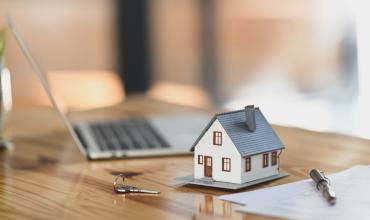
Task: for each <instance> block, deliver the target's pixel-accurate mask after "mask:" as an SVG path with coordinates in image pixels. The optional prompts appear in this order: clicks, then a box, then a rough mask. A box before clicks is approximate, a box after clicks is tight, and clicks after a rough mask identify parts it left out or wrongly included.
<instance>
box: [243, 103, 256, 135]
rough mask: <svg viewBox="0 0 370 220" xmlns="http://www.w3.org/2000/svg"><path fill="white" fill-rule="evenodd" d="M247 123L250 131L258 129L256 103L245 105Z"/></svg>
mask: <svg viewBox="0 0 370 220" xmlns="http://www.w3.org/2000/svg"><path fill="white" fill-rule="evenodd" d="M245 118H246V120H245V123H246V125H247V128H248V130H249V131H251V132H254V131H255V130H256V115H255V109H254V105H248V106H245Z"/></svg>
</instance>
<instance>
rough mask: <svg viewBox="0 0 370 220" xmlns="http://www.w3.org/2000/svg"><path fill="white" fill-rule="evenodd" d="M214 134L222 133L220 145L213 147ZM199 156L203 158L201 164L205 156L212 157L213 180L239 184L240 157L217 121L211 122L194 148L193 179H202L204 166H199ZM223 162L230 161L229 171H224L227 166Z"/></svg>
mask: <svg viewBox="0 0 370 220" xmlns="http://www.w3.org/2000/svg"><path fill="white" fill-rule="evenodd" d="M214 132H221V133H222V144H221V145H215V144H214V143H213V141H214V140H213V139H214V138H213V133H214ZM199 155H201V156H202V157H203V162H205V161H204V160H205V157H206V156H208V157H212V167H213V168H212V170H213V171H212V172H213V173H212V178H213V179H214V180H216V181H224V182H234V183H240V182H241V160H242V159H241V155H240V153H239V151H238V150H237V149H236V147H235V146H234V144H233V142H232V141H231V139H230V137H229V136H228V134H227V133H226V131H225V129H224V128H223V127H222V125H221V123H220V122H219V121H218V120H217V119H215V120H213V122H212V123H211V124H210V125H209V126H208V129H206V130H205V132H204V134H203V135H202V136H200V138H199V140H198V141H197V144H196V145H195V146H194V177H195V178H203V177H204V164H199V160H198V159H199V157H198V156H199ZM225 158H226V160H225ZM224 161H230V170H229V171H228V170H227V169H226V168H228V165H227V164H224Z"/></svg>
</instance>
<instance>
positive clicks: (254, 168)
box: [241, 151, 280, 182]
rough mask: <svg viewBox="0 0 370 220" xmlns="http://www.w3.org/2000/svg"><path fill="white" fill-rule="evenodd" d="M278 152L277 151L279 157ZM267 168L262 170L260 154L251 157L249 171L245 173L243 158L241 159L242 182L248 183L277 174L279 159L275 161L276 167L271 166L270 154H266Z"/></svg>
mask: <svg viewBox="0 0 370 220" xmlns="http://www.w3.org/2000/svg"><path fill="white" fill-rule="evenodd" d="M279 153H280V151H277V155H278V156H279ZM268 155H269V157H268V162H269V163H268V166H267V167H265V168H263V166H262V164H263V162H262V158H263V156H262V154H258V155H255V156H252V157H251V171H248V172H245V158H243V159H242V163H241V170H242V182H249V181H253V180H256V179H260V178H264V177H268V176H271V175H277V174H279V170H278V164H279V158H278V160H277V165H274V166H271V156H272V155H271V152H268Z"/></svg>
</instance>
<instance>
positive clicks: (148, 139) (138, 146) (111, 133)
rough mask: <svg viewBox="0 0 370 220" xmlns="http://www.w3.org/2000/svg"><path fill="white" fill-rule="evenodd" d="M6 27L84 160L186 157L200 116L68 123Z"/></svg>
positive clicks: (202, 116)
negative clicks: (181, 155) (179, 155)
mask: <svg viewBox="0 0 370 220" xmlns="http://www.w3.org/2000/svg"><path fill="white" fill-rule="evenodd" d="M8 24H9V27H10V30H11V32H12V33H13V36H14V37H15V39H16V41H17V43H18V45H19V47H20V48H21V50H22V52H23V54H24V55H25V57H26V58H27V60H28V62H29V63H30V65H31V66H32V69H33V71H34V72H35V74H36V76H37V77H38V79H39V80H40V82H41V84H42V86H43V87H44V89H45V91H46V93H47V95H48V97H49V99H50V101H51V103H52V105H53V107H54V108H55V110H56V111H57V112H58V114H59V116H60V117H61V119H62V121H63V123H64V124H65V126H66V127H67V129H68V131H69V133H70V134H71V136H72V138H73V140H74V142H75V143H76V145H77V146H78V148H79V150H80V151H81V153H82V154H83V155H85V156H86V157H87V158H88V159H91V160H95V159H110V158H122V157H144V156H160V155H177V154H190V147H191V145H192V144H193V142H194V141H195V139H196V138H197V136H198V135H199V134H200V133H201V131H202V129H203V128H204V126H205V125H206V124H207V122H208V120H209V119H208V117H207V115H205V114H201V113H197V114H195V113H192V114H187V115H167V116H158V117H148V118H129V119H119V120H114V121H113V120H110V121H80V122H75V123H71V121H70V120H69V119H68V117H67V116H66V114H64V113H63V112H62V111H61V108H60V106H59V104H58V102H57V101H56V99H55V98H54V95H53V94H52V92H51V89H50V86H49V82H48V79H47V76H46V74H45V72H44V71H43V70H42V69H41V68H40V67H39V66H38V65H37V63H36V62H35V60H34V58H33V55H32V54H31V52H30V50H29V49H28V47H27V45H26V43H25V41H24V40H23V37H22V36H21V35H20V33H19V32H18V30H17V28H16V25H15V23H14V21H13V20H12V18H10V17H9V18H8Z"/></svg>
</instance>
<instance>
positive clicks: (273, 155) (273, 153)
mask: <svg viewBox="0 0 370 220" xmlns="http://www.w3.org/2000/svg"><path fill="white" fill-rule="evenodd" d="M276 164H277V152H276V151H274V152H272V154H271V165H276Z"/></svg>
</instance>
